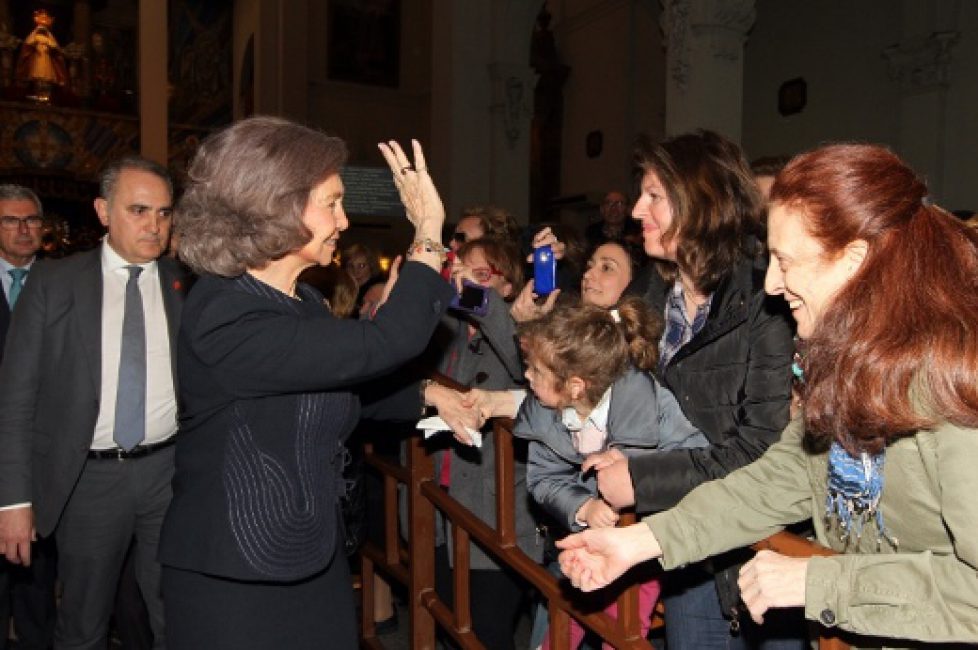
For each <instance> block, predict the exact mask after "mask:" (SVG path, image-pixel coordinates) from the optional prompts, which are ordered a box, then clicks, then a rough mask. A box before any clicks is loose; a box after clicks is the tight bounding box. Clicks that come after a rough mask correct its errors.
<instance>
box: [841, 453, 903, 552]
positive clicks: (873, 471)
mask: <svg viewBox="0 0 978 650" xmlns="http://www.w3.org/2000/svg"><path fill="white" fill-rule="evenodd" d="M885 457H886V451H885V450H884V451H881V452H880V453H878V454H876V455H875V456H871V455H870V454H867V453H866V452H863V453H861V454H860V455H859V458H856V457H854V456H851V455H850V454H849V452H847V451H846V450H845V449H844V448H843V447H842V445H840V444H839V443H838V442H833V443H832V447H831V449H829V479H828V496H827V497H826V502H825V516H826V518H827V519H832V518H835V519H837V520H838V522H839V527H840V528H841V529H842V540H843V541H846V542H847V541H848V540H854V541H855V543H856V544H858V543H859V538H860V537H861V536H862V533H863V526H864V525H865V524H866V522H867V521H869V520H870V519H875V521H876V529H877V530H878V531H879V539H878V541H877V547H878V546H879V545H880V544H881V543H882V540H883V539H886V540H887V541H888V542H890V544H892V545H893V547H894V548H895V547H896V546H897V544H898V541H897V540H896V538H891V537H890V535H889V534H888V533H887V531H886V526H884V525H883V512H882V511H881V510H880V507H879V504H880V497H881V496H882V495H883V461H884V460H885Z"/></svg>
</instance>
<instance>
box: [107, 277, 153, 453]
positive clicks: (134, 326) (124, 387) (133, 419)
mask: <svg viewBox="0 0 978 650" xmlns="http://www.w3.org/2000/svg"><path fill="white" fill-rule="evenodd" d="M126 269H128V270H129V281H128V282H126V304H125V313H124V315H123V317H122V351H121V354H120V355H119V386H118V389H117V390H116V394H115V429H114V431H113V432H112V439H113V440H115V442H116V444H117V445H119V447H120V448H122V449H125V450H126V451H129V450H131V449H132V448H133V447H135V446H136V445H138V444H139V443H141V442H142V441H143V439H144V438H146V321H145V318H144V317H143V297H142V294H140V293H139V274H140V273H142V272H143V268H142V267H141V266H135V265H130V266H127V267H126Z"/></svg>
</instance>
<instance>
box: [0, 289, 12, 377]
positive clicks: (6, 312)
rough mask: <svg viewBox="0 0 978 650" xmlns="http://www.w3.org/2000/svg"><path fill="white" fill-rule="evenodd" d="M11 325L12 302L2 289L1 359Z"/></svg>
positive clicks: (0, 302) (0, 299) (0, 296)
mask: <svg viewBox="0 0 978 650" xmlns="http://www.w3.org/2000/svg"><path fill="white" fill-rule="evenodd" d="M9 327H10V304H9V303H8V302H7V294H6V293H4V291H3V290H2V289H0V361H3V348H4V343H5V342H6V341H7V329H8V328H9Z"/></svg>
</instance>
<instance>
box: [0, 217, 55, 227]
mask: <svg viewBox="0 0 978 650" xmlns="http://www.w3.org/2000/svg"><path fill="white" fill-rule="evenodd" d="M21 224H24V225H25V226H27V227H28V228H31V229H37V228H40V227H41V226H43V225H44V219H42V218H41V217H38V216H36V215H35V216H33V217H12V216H10V215H4V216H2V217H0V228H3V229H4V230H17V229H18V228H20V225H21Z"/></svg>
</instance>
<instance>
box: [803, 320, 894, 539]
mask: <svg viewBox="0 0 978 650" xmlns="http://www.w3.org/2000/svg"><path fill="white" fill-rule="evenodd" d="M796 345H797V346H798V351H796V352H795V354H794V358H793V359H792V363H791V373H792V375H794V379H795V381H796V382H798V383H799V384H802V385H803V384H804V383H805V373H804V371H803V370H802V351H801V345H800V342H799V341H798V340H797V339H796ZM885 460H886V450H885V449H884V450H883V451H881V452H880V453H878V454H875V455H870V454H868V453H866V452H863V453H861V454H860V455H859V458H856V457H854V456H852V455H851V454H849V452H847V451H846V450H845V448H844V447H843V446H842V445H840V444H839V443H838V442H837V441H833V442H832V447H831V448H830V449H829V476H828V494H827V496H826V498H825V518H826V519H828V520H831V519H836V520H837V521H838V522H839V528H840V529H841V530H842V541H843V542H845V543H847V544H848V542H849V541H850V540H853V541H855V543H856V544H858V543H859V539H860V537H862V533H863V528H864V527H865V525H866V522H867V521H869V520H870V519H872V520H874V521H875V522H876V529H877V531H878V532H879V537H878V540H877V546H879V545H880V544H882V540H884V539H886V540H887V541H888V542H889V543H890V544H891V545H892V546H893V547H894V548H896V547H897V545H898V544H899V541H898V540H897V539H896V538H895V537H890V535H889V533H888V532H887V530H886V526H885V525H884V524H883V512H882V511H881V510H880V507H879V504H880V498H881V497H882V496H883V463H884V461H885Z"/></svg>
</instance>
